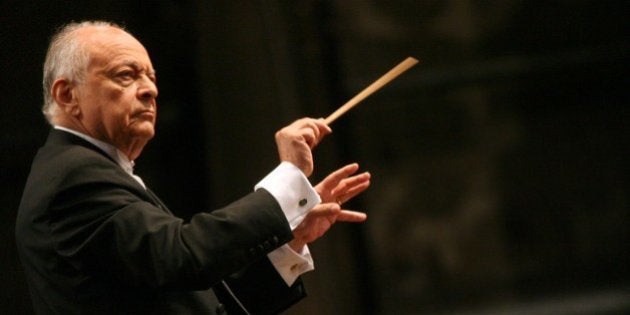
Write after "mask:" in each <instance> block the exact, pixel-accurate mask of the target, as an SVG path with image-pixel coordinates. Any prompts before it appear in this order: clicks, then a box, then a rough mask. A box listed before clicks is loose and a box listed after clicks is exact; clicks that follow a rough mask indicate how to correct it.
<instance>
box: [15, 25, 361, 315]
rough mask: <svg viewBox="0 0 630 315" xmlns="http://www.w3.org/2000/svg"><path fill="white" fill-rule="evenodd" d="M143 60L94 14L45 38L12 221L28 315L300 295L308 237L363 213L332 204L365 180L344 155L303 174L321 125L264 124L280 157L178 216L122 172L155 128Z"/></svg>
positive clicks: (285, 301) (185, 309)
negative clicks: (32, 130)
mask: <svg viewBox="0 0 630 315" xmlns="http://www.w3.org/2000/svg"><path fill="white" fill-rule="evenodd" d="M155 82H156V77H155V71H154V69H153V66H152V64H151V60H150V59H149V56H148V54H147V52H146V50H145V49H144V47H143V46H142V44H140V42H138V40H136V39H135V38H134V37H133V36H132V35H130V34H129V33H127V32H125V31H124V30H123V29H121V28H120V27H118V26H116V25H113V24H110V23H106V22H98V21H97V22H83V23H73V24H69V25H67V26H65V27H64V28H62V29H61V30H60V31H59V32H58V33H57V34H56V35H55V36H54V37H53V39H52V41H51V44H50V47H49V49H48V53H47V56H46V62H45V65H44V98H45V104H44V110H43V111H44V114H45V116H46V118H47V120H48V121H49V122H50V124H51V125H52V126H53V128H52V130H51V132H50V134H49V136H48V140H47V141H46V143H45V145H44V146H43V147H42V148H41V149H40V150H39V152H38V153H37V156H36V157H35V159H34V161H33V165H32V168H31V173H30V175H29V177H28V180H27V183H26V187H25V189H24V194H23V197H22V201H21V203H20V209H19V212H18V218H17V224H16V238H17V243H18V250H19V253H20V258H21V260H22V262H23V265H24V270H25V273H26V276H27V280H28V283H29V288H30V291H31V295H32V299H33V305H34V308H35V311H36V312H37V313H40V314H48V313H55V314H78V313H86V314H92V313H108V314H112V313H125V314H129V313H131V314H158V313H175V314H197V313H198V314H214V313H229V314H239V313H243V314H247V313H249V314H260V313H277V312H279V311H281V310H283V309H285V308H286V307H289V306H290V305H292V304H293V303H295V302H297V301H299V300H300V299H301V298H303V297H304V294H305V293H304V289H303V284H302V282H301V280H300V275H301V274H303V273H304V272H307V271H309V270H312V269H313V261H312V259H311V257H310V254H309V251H308V247H307V246H306V244H307V243H310V242H312V241H314V240H316V239H317V238H319V237H320V236H322V235H323V234H324V233H325V232H326V231H327V230H328V229H329V228H330V226H331V225H332V224H334V223H335V222H336V221H349V222H360V221H363V220H365V218H366V217H365V214H363V213H359V212H353V211H347V210H341V209H340V205H341V203H342V202H345V201H347V200H349V199H351V198H353V197H354V196H356V195H357V194H359V193H360V192H362V191H363V190H365V189H366V188H367V187H368V185H369V180H370V175H369V174H368V173H361V174H358V175H354V174H355V173H356V171H357V170H358V165H356V164H350V165H347V166H345V167H343V168H341V169H339V170H337V171H335V172H333V173H332V174H331V175H329V176H328V177H327V178H326V179H324V180H323V181H322V182H321V183H319V184H318V185H317V186H315V187H313V186H311V184H310V183H309V182H308V180H307V177H308V176H309V175H310V174H311V172H312V171H313V159H312V154H311V149H312V148H313V147H315V146H316V145H317V144H318V143H319V142H320V141H321V139H322V138H323V137H324V136H325V135H327V134H328V133H330V132H331V130H330V128H329V127H328V126H326V125H325V124H324V123H323V121H322V120H317V119H310V118H304V119H300V120H297V121H295V122H294V123H292V124H291V125H289V126H287V127H285V128H282V129H281V130H280V131H278V132H277V133H276V136H275V137H276V144H277V147H278V153H279V156H280V160H281V163H280V165H279V166H278V167H277V168H276V169H274V170H273V171H272V172H271V173H269V174H268V175H267V176H266V177H264V179H263V180H262V181H261V182H259V183H258V184H257V185H256V186H255V190H254V192H252V193H251V194H249V195H247V196H245V197H243V198H241V199H239V200H237V201H235V202H234V203H232V204H230V205H228V206H226V207H224V208H222V209H218V210H216V211H213V212H200V213H198V214H196V215H195V216H193V218H192V219H191V220H190V222H188V223H186V222H183V220H181V219H179V218H177V217H175V216H174V215H173V214H172V213H171V212H170V211H169V209H168V208H167V207H166V206H165V205H164V204H163V203H162V202H161V201H160V200H159V199H158V198H157V197H156V196H155V195H154V194H153V193H152V192H151V190H150V189H149V188H148V187H147V186H146V185H145V183H143V182H142V180H141V179H140V177H138V176H137V175H134V174H133V163H134V162H133V161H134V160H135V159H136V158H137V157H138V156H139V155H140V153H141V152H142V149H143V148H144V146H145V145H146V144H147V142H148V141H149V140H150V139H151V138H152V137H153V135H154V125H155V121H156V98H157V95H158V90H157V87H156V83H155Z"/></svg>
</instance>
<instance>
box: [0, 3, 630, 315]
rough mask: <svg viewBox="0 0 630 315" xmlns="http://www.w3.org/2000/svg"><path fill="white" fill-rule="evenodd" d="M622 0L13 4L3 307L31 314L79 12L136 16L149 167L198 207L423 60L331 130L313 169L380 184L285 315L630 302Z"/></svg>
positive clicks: (179, 209)
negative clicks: (153, 118) (27, 254)
mask: <svg viewBox="0 0 630 315" xmlns="http://www.w3.org/2000/svg"><path fill="white" fill-rule="evenodd" d="M629 6H630V5H629V2H628V1H603V0H594V1H588V0H574V1H566V0H565V1H563V0H549V1H532V0H502V1H499V0H497V1H481V0H450V1H448V0H443V1H436V0H434V1H431V0H423V1H403V0H395V1H394V0H389V1H373V0H372V1H368V0H366V1H359V0H346V1H341V0H339V1H204V0H196V1H193V0H189V1H186V0H182V1H175V0H172V1H134V2H131V1H129V2H126V1H113V0H101V1H91V2H80V1H2V2H1V4H0V35H1V36H0V71H1V75H0V77H1V80H2V82H1V83H0V89H1V93H0V95H1V96H2V100H1V101H0V104H1V105H0V106H1V107H0V108H1V114H0V119H1V123H0V128H2V132H0V144H1V145H2V147H1V148H2V154H1V155H0V165H1V167H2V172H1V177H2V189H1V190H0V204H1V205H2V210H1V211H0V216H1V217H0V224H1V228H0V235H1V236H2V239H1V241H0V252H1V254H0V297H1V299H0V313H3V314H23V313H25V314H28V313H30V312H32V309H31V306H30V300H29V293H28V289H27V287H26V282H25V279H24V276H23V274H22V271H21V267H20V264H19V260H18V257H17V255H16V249H15V237H14V220H15V215H16V211H17V208H18V204H19V199H20V195H21V191H22V188H23V185H24V183H25V180H26V176H27V174H28V171H29V165H30V162H31V159H32V157H33V156H34V154H35V152H36V150H37V148H38V147H39V146H40V145H41V144H42V143H43V142H44V140H45V137H46V134H47V132H48V128H49V127H48V126H47V124H46V123H45V121H44V119H43V117H42V115H41V114H40V107H41V103H42V96H41V83H40V82H41V68H42V63H43V58H44V53H45V49H46V47H47V41H48V38H49V36H50V35H51V34H52V32H53V30H54V29H55V28H56V27H58V26H59V25H61V24H63V23H66V22H69V21H71V20H75V21H80V20H84V19H105V20H110V21H114V22H117V23H120V24H123V25H125V26H126V27H127V29H128V30H129V31H130V32H132V33H133V34H135V35H136V37H138V38H139V39H140V41H142V42H143V43H144V44H145V46H146V47H147V49H148V50H149V52H150V54H151V57H152V60H153V63H154V66H155V68H156V69H157V71H158V83H159V88H160V96H159V99H158V104H159V110H160V112H159V115H158V126H157V136H156V138H155V139H154V140H153V141H152V142H151V143H150V144H149V146H148V147H147V148H146V149H145V151H144V153H143V155H142V156H141V157H140V159H139V160H138V161H137V164H138V167H137V172H138V173H139V174H140V175H141V176H142V177H143V179H144V181H145V182H146V183H148V185H150V186H151V187H152V188H153V189H154V190H155V191H156V192H157V193H158V195H160V196H161V197H162V199H163V200H164V201H165V202H166V203H167V204H168V205H169V206H170V208H171V209H172V210H173V211H174V212H176V213H178V214H179V215H181V216H183V217H189V216H190V215H191V214H193V213H195V212H196V211H198V210H199V209H206V208H217V207H220V206H222V205H225V204H226V203H228V202H230V201H231V200H234V199H236V198H238V197H239V196H241V195H243V194H245V193H247V192H249V191H251V189H252V187H253V185H254V184H255V183H256V182H257V181H258V180H259V179H260V178H261V177H262V176H264V175H265V174H266V173H267V172H268V171H270V170H271V169H272V168H273V167H275V165H276V164H277V157H276V149H275V144H274V141H273V134H274V132H275V131H276V130H277V129H279V128H281V127H282V126H284V125H286V124H288V123H289V122H291V121H292V120H294V119H297V118H300V117H303V116H312V117H324V116H326V115H328V114H329V113H330V112H332V111H333V110H334V109H336V108H337V107H338V106H339V105H341V104H343V103H344V102H345V101H346V100H348V99H349V98H350V97H352V96H353V95H354V94H355V93H357V92H358V91H360V90H361V89H362V88H363V87H365V86H367V85H368V84H369V83H371V82H372V81H373V80H374V79H376V78H378V77H379V76H380V75H382V74H383V73H384V72H386V71H387V70H388V69H390V68H391V67H392V66H394V65H395V64H397V63H398V62H400V61H401V60H403V59H404V58H405V57H407V56H415V57H417V58H419V59H420V60H421V64H420V65H418V66H416V67H415V68H413V69H412V70H410V71H409V72H407V73H405V74H403V75H402V76H401V77H400V78H398V79H397V80H395V81H393V82H392V83H391V84H390V85H388V86H386V87H385V88H383V89H382V90H381V91H379V92H378V93H377V94H375V95H373V96H372V97H370V98H369V99H367V100H366V101H364V102H363V103H362V104H361V105H360V106H359V107H357V108H355V109H354V110H353V111H351V112H350V113H349V114H348V115H346V116H343V117H342V118H341V119H339V120H338V121H336V122H335V123H334V124H333V126H332V127H333V129H334V133H333V135H331V136H329V137H328V138H326V140H325V141H324V143H322V144H321V145H320V146H319V147H318V148H317V150H316V153H315V159H316V170H315V174H314V175H313V177H312V179H313V182H316V181H318V180H319V179H321V178H322V177H323V176H324V175H325V174H328V173H329V172H330V171H332V170H334V169H336V168H337V167H339V166H341V165H344V164H345V163H348V162H352V161H357V162H359V163H360V164H361V166H362V169H365V170H369V171H370V172H371V173H372V176H373V184H372V187H371V188H370V190H369V191H368V192H367V193H365V194H364V196H362V197H361V198H359V199H357V200H355V201H353V202H352V203H350V204H348V207H350V208H353V209H358V210H363V211H366V212H367V213H368V216H369V219H368V222H367V223H365V224H363V225H347V224H346V225H341V224H340V225H337V226H336V227H335V230H334V231H332V232H330V233H329V234H328V235H327V236H326V237H325V238H324V239H322V240H320V241H318V242H317V243H315V244H313V245H312V246H311V249H312V251H313V255H314V258H315V263H316V268H317V270H316V271H315V272H312V273H309V274H307V275H306V276H305V280H306V282H307V286H308V290H309V294H310V296H309V298H308V299H306V300H304V301H303V302H301V303H300V304H299V305H297V306H296V307H294V308H293V309H292V310H290V311H288V312H287V314H436V313H437V314H622V313H627V312H630V268H629V267H628V265H629V263H630V232H629V229H628V224H629V223H630V209H629V196H630V194H629V190H630V189H629V188H630V183H629V175H630V172H629V169H628V166H629V163H628V162H629V160H628V157H629V155H628V149H627V148H628V145H629V144H630V141H629V140H630V139H629V138H630V132H629V130H628V128H627V124H628V123H629V121H630V110H629V109H628V106H629V105H630V104H629V100H630V97H629V86H630V84H629V83H630V82H629V81H630V80H628V77H629V73H630V71H629V70H630V54H629V53H630V42H629V30H630V25H629V24H630V22H629V21H630V19H629V16H628V13H629V12H630V10H629Z"/></svg>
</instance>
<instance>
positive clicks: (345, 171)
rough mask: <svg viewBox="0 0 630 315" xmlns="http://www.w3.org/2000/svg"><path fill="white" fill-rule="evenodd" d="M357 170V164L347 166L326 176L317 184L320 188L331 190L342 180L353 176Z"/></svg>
mask: <svg viewBox="0 0 630 315" xmlns="http://www.w3.org/2000/svg"><path fill="white" fill-rule="evenodd" d="M358 169H359V164H357V163H352V164H348V165H346V166H344V167H342V168H340V169H338V170H336V171H334V172H332V173H330V175H328V176H326V178H324V180H322V181H321V182H320V183H319V184H318V186H319V185H321V187H322V188H324V189H326V190H331V189H333V188H335V186H337V185H338V184H339V183H340V182H341V181H342V180H343V179H345V178H346V177H348V176H350V175H352V174H354V173H355V172H356V171H357V170H358Z"/></svg>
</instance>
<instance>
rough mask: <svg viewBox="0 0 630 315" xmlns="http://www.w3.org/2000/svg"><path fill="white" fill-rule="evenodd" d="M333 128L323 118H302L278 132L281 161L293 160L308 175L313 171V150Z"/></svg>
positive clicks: (277, 139) (277, 141)
mask: <svg viewBox="0 0 630 315" xmlns="http://www.w3.org/2000/svg"><path fill="white" fill-rule="evenodd" d="M331 132H332V130H331V129H330V127H328V125H326V124H325V123H324V120H323V119H312V118H302V119H299V120H296V121H295V122H293V123H292V124H290V125H288V126H286V127H284V128H282V129H280V130H279V131H278V132H276V136H275V138H276V145H277V146H278V155H279V156H280V161H286V162H291V163H293V165H295V166H297V167H298V168H299V169H300V170H302V172H303V173H304V175H306V176H307V177H308V176H310V175H311V173H313V154H312V152H311V150H312V149H313V148H314V147H315V146H316V145H317V144H318V143H319V142H320V141H321V139H322V138H323V137H324V136H325V135H327V134H329V133H331Z"/></svg>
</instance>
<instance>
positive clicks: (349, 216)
mask: <svg viewBox="0 0 630 315" xmlns="http://www.w3.org/2000/svg"><path fill="white" fill-rule="evenodd" d="M365 220H367V214H365V213H363V212H357V211H350V210H341V211H340V212H339V215H338V216H337V221H338V222H339V221H341V222H363V221H365Z"/></svg>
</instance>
